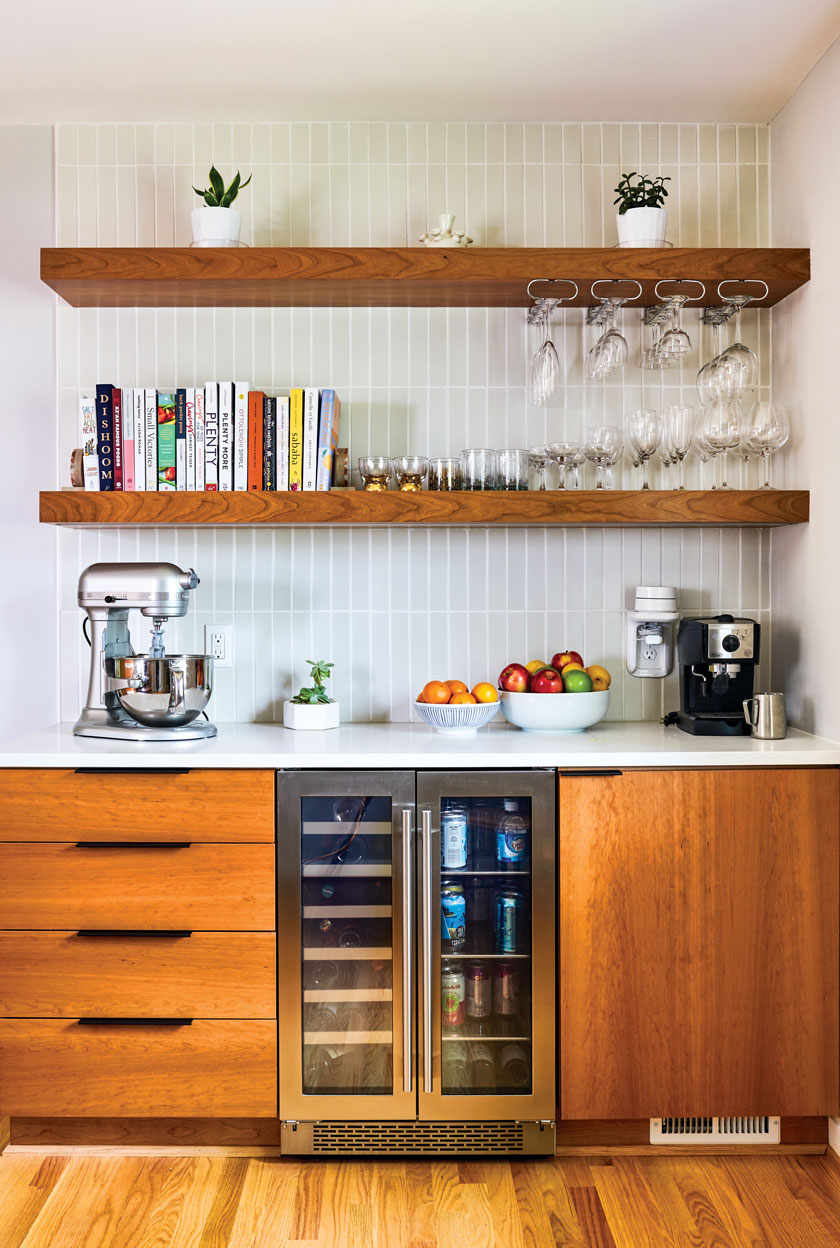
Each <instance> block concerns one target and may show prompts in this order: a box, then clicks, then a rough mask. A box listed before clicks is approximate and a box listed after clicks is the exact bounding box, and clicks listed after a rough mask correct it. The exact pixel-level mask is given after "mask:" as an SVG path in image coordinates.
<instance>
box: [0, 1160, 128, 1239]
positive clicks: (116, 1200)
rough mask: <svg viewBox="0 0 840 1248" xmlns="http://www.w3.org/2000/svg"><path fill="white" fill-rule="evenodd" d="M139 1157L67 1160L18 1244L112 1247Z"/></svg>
mask: <svg viewBox="0 0 840 1248" xmlns="http://www.w3.org/2000/svg"><path fill="white" fill-rule="evenodd" d="M144 1164H145V1162H144V1160H143V1159H142V1158H137V1157H125V1158H120V1160H119V1161H116V1160H114V1159H112V1158H93V1157H84V1158H81V1159H78V1160H76V1159H72V1158H71V1159H70V1160H68V1162H67V1165H66V1166H65V1167H64V1169H63V1170H62V1172H61V1174H60V1175H59V1177H58V1181H57V1182H56V1184H55V1186H54V1187H53V1189H52V1191H51V1193H50V1194H49V1197H48V1199H47V1201H46V1203H45V1204H44V1207H43V1209H42V1210H41V1212H40V1213H39V1214H38V1216H37V1217H36V1218H35V1220H34V1221H33V1223H32V1225H31V1226H30V1228H29V1230H28V1232H27V1234H26V1235H25V1236H24V1238H23V1239H22V1240H21V1242H20V1248H55V1245H58V1244H72V1245H74V1248H75V1245H79V1248H111V1245H112V1244H113V1242H114V1239H115V1238H116V1235H117V1230H118V1227H119V1221H120V1214H121V1213H122V1210H123V1207H124V1206H125V1203H126V1199H127V1197H128V1194H129V1192H130V1191H131V1189H132V1187H133V1186H134V1183H135V1181H136V1180H137V1178H138V1176H139V1175H140V1172H141V1171H142V1169H143V1166H144Z"/></svg>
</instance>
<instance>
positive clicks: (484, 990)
mask: <svg viewBox="0 0 840 1248" xmlns="http://www.w3.org/2000/svg"><path fill="white" fill-rule="evenodd" d="M465 978H466V994H467V995H466V1008H467V1018H488V1017H489V1016H490V1014H492V1012H493V985H492V983H491V981H490V975H489V973H488V971H487V967H486V966H484V965H483V964H482V963H481V962H471V963H470V964H469V965H468V966H467V968H466V971H465Z"/></svg>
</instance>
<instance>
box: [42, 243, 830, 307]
mask: <svg viewBox="0 0 840 1248" xmlns="http://www.w3.org/2000/svg"><path fill="white" fill-rule="evenodd" d="M540 277H555V278H571V279H572V280H573V281H575V282H577V284H578V286H579V288H580V293H579V295H578V298H577V299H576V300H574V301H573V302H572V303H570V304H568V305H567V306H577V307H588V306H590V305H593V304H595V303H597V300H596V299H594V298H593V297H592V294H591V292H590V287H591V284H592V283H593V282H595V281H598V280H599V279H601V278H628V279H629V278H632V279H634V280H636V281H638V282H641V284H642V288H643V295H642V298H641V299H639V300H636V301H635V302H636V303H637V305H640V306H647V305H649V304H653V303H656V302H657V299H656V298H655V296H654V293H653V292H654V286H655V285H656V283H657V282H659V281H662V280H668V279H670V280H672V281H673V280H675V279H679V278H696V279H699V280H700V281H702V282H704V283H705V285H706V296H705V298H704V299H703V300H702V301H700V303H702V305H709V304H716V303H720V302H721V301H720V298H719V297H718V294H717V285H718V282H721V281H724V280H729V279H736V280H738V279H745V280H753V279H758V280H761V281H764V282H766V283H767V285H768V286H769V288H770V291H769V294H768V296H767V298H766V299H763V300H762V301H761V302H760V303H757V304H756V305H754V306H760V307H767V306H769V305H770V304H774V303H777V302H778V301H779V300H780V299H784V298H785V296H786V295H789V294H790V293H791V291H794V290H796V289H797V287H799V286H801V285H803V283H805V282H807V281H808V280H809V278H810V252H809V250H808V249H807V248H805V247H789V248H779V247H773V248H744V247H742V248H735V249H733V248H726V247H673V248H618V247H606V248H604V247H471V248H467V249H462V250H459V249H454V250H452V251H447V250H444V249H441V250H438V249H437V248H432V247H353V248H350V247H239V248H209V247H208V248H203V247H82V248H69V247H45V248H42V250H41V278H42V280H43V281H44V282H46V283H47V285H48V286H51V287H52V289H53V290H55V291H57V292H58V294H59V295H61V297H62V299H65V300H66V301H67V302H68V303H69V304H71V305H72V306H73V307H75V308H94V307H100V308H151V307H155V308H175V307H203V308H207V307H247V308H254V307H257V308H259V307H296V306H297V307H324V308H328V307H333V308H339V307H374V308H375V307H405V308H524V307H528V306H529V305H530V303H531V302H532V301H531V299H529V297H528V294H527V287H528V283H529V282H530V281H532V280H533V279H535V278H540ZM631 289H632V288H629V287H628V294H629V293H631ZM534 293H535V294H538V295H539V294H542V295H545V296H547V297H548V296H550V295H551V287H550V286H542V287H539V286H538V287H535V288H534ZM601 293H602V294H603V293H605V291H604V290H603V289H602V291H601ZM700 303H698V304H697V305H695V306H700Z"/></svg>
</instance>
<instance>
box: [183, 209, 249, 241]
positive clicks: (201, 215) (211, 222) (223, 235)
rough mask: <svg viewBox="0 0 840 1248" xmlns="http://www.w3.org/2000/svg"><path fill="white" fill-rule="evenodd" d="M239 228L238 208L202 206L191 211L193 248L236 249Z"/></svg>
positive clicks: (240, 216)
mask: <svg viewBox="0 0 840 1248" xmlns="http://www.w3.org/2000/svg"><path fill="white" fill-rule="evenodd" d="M241 227H242V215H241V213H240V212H239V209H238V208H211V207H209V205H208V204H203V205H202V207H201V208H193V210H192V235H193V246H194V247H238V246H239V231H240V229H241Z"/></svg>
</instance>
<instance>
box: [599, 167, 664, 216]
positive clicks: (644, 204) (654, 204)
mask: <svg viewBox="0 0 840 1248" xmlns="http://www.w3.org/2000/svg"><path fill="white" fill-rule="evenodd" d="M633 178H638V181H637V182H634V181H633ZM670 181H671V179H670V178H646V177H644V176H643V174H641V173H624V174H622V176H621V178H620V180H619V183H618V186H617V187H615V191H616V195H617V199H614V200H613V203H614V204H620V205H621V207H620V208H619V210H618V215H619V216H620V217H623V216H624V214H625V212H628V211H629V210H630V209H631V208H661V207H662V205H663V204H664V203H665V200H666V198H667V196H668V192H667V190H666V189H665V183H666V182H670Z"/></svg>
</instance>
